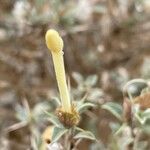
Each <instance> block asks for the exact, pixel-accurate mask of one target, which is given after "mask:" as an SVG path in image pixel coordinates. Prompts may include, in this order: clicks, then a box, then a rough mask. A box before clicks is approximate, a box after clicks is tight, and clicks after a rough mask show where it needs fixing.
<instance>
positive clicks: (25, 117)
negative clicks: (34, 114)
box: [16, 104, 29, 122]
mask: <svg viewBox="0 0 150 150" xmlns="http://www.w3.org/2000/svg"><path fill="white" fill-rule="evenodd" d="M16 117H17V118H18V119H19V120H20V121H23V122H28V121H29V114H28V111H27V110H26V108H25V107H23V106H21V105H19V104H18V105H17V106H16Z"/></svg>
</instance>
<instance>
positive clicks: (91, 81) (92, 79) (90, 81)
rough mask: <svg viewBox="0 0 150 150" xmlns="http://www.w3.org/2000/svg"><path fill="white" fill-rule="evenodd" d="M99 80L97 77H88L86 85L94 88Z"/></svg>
mask: <svg viewBox="0 0 150 150" xmlns="http://www.w3.org/2000/svg"><path fill="white" fill-rule="evenodd" d="M97 80H98V77H97V75H91V76H88V77H87V79H86V81H85V84H86V85H88V86H94V85H95V84H96V82H97Z"/></svg>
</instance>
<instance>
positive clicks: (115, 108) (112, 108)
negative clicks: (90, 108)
mask: <svg viewBox="0 0 150 150" xmlns="http://www.w3.org/2000/svg"><path fill="white" fill-rule="evenodd" d="M101 108H103V109H105V110H108V111H109V112H111V113H112V114H113V115H114V116H115V117H116V118H117V119H119V120H120V121H122V107H121V106H120V105H119V104H117V103H113V102H108V103H106V104H104V105H102V107H101Z"/></svg>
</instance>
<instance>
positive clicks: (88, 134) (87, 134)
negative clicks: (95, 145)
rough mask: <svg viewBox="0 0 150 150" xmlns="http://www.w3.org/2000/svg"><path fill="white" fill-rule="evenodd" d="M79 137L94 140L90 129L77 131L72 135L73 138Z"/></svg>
mask: <svg viewBox="0 0 150 150" xmlns="http://www.w3.org/2000/svg"><path fill="white" fill-rule="evenodd" d="M80 138H84V139H90V140H96V138H95V136H94V134H93V133H92V132H90V131H85V130H83V131H81V132H79V133H77V134H76V135H75V136H74V139H80Z"/></svg>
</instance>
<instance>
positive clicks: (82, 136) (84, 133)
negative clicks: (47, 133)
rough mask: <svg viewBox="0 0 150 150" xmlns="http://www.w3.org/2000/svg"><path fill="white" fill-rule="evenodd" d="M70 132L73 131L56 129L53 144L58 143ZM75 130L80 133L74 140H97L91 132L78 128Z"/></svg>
mask: <svg viewBox="0 0 150 150" xmlns="http://www.w3.org/2000/svg"><path fill="white" fill-rule="evenodd" d="M69 130H71V129H66V128H60V127H54V130H53V135H52V142H57V141H58V140H59V139H60V138H61V137H62V136H63V135H64V134H66V133H67V132H68V131H69ZM75 130H76V131H78V133H77V134H76V135H75V136H74V139H90V140H96V138H95V136H94V135H93V133H91V132H90V131H85V130H83V129H81V128H78V127H76V128H75Z"/></svg>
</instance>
